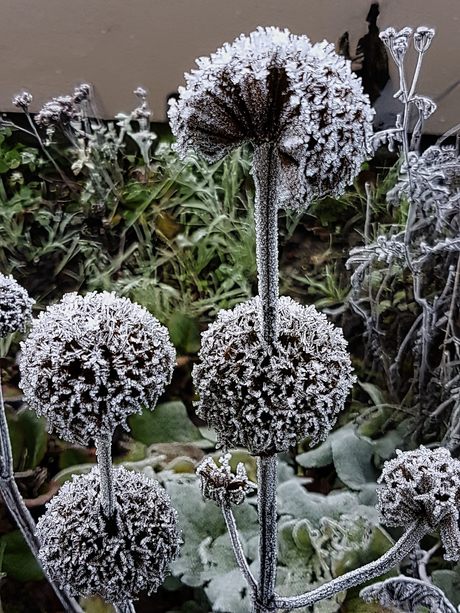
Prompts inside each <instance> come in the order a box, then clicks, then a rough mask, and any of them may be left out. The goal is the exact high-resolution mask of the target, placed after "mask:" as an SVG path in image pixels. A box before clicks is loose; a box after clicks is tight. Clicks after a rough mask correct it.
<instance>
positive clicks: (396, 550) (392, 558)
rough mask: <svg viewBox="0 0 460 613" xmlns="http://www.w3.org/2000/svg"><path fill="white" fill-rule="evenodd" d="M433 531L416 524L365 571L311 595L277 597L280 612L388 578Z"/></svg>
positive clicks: (325, 585) (311, 603)
mask: <svg viewBox="0 0 460 613" xmlns="http://www.w3.org/2000/svg"><path fill="white" fill-rule="evenodd" d="M429 531H430V528H429V527H428V526H427V525H426V524H425V523H424V522H414V523H413V524H412V525H411V526H410V527H409V528H408V529H407V531H406V532H405V533H404V534H403V535H402V537H401V538H400V539H399V541H398V542H397V543H396V544H395V545H393V547H392V548H391V549H389V550H388V551H387V552H386V553H385V554H384V555H383V556H382V557H381V558H379V559H378V560H376V561H375V562H371V563H370V564H366V565H365V566H362V567H361V568H357V569H356V570H352V571H351V572H349V573H346V574H345V575H342V576H341V577H337V578H336V579H333V580H332V581H329V582H328V583H324V584H323V585H320V586H319V587H317V588H316V589H314V590H312V591H311V592H307V593H306V594H302V595H300V596H291V597H289V598H280V597H277V598H275V603H274V604H275V607H276V608H278V609H286V610H290V609H299V608H300V607H309V606H312V605H313V604H314V603H315V602H319V601H320V600H324V599H325V598H330V597H331V596H333V595H334V594H338V593H339V592H342V591H343V590H348V589H350V588H351V587H354V586H355V585H359V584H360V583H365V582H366V581H369V580H370V579H373V578H374V577H379V576H380V575H384V574H385V573H387V572H388V571H389V570H391V569H392V568H393V567H394V566H396V564H398V562H400V561H401V560H402V559H403V558H405V557H406V555H407V554H408V553H409V552H410V551H411V550H412V549H413V548H414V547H416V546H417V545H418V543H419V541H420V540H421V539H422V538H423V537H424V536H425V534H427V533H428V532H429Z"/></svg>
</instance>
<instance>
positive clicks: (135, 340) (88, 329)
mask: <svg viewBox="0 0 460 613" xmlns="http://www.w3.org/2000/svg"><path fill="white" fill-rule="evenodd" d="M174 363H175V352H174V348H173V346H172V344H171V342H170V341H169V336H168V331H167V329H166V328H164V327H163V326H161V325H160V323H159V322H158V320H157V319H155V318H154V317H153V316H152V315H151V314H150V313H149V312H148V311H147V310H146V309H145V308H143V307H141V306H139V305H137V304H135V303H132V302H131V301H130V300H128V299H127V298H118V297H117V296H116V295H115V293H108V292H102V293H100V294H99V293H96V292H91V293H88V294H86V296H84V297H83V296H79V295H77V294H76V293H71V294H66V295H65V296H64V298H63V299H62V301H61V302H59V303H57V304H55V305H53V306H51V307H49V308H48V309H47V310H46V311H45V312H43V313H41V314H40V316H39V317H38V319H36V320H35V322H34V325H33V327H32V331H31V333H30V335H29V337H28V338H27V340H26V341H25V342H24V343H22V358H21V362H20V366H21V372H22V383H21V387H22V389H23V391H24V395H25V398H26V400H27V402H28V403H29V407H30V408H31V409H34V410H35V411H36V412H37V414H38V415H44V416H45V417H46V418H47V419H48V421H49V425H50V428H51V429H52V428H55V429H56V430H57V432H58V433H59V435H60V436H61V437H62V438H64V439H65V440H69V441H77V442H80V443H82V444H87V443H88V440H89V439H92V438H97V437H101V436H106V435H107V436H111V435H112V433H113V430H114V429H115V427H116V426H117V425H121V426H123V427H124V428H126V419H127V417H128V416H129V415H131V414H132V413H140V412H142V408H143V407H148V408H153V407H154V406H155V404H156V402H157V400H158V397H159V396H160V394H161V393H162V392H163V390H164V388H165V385H166V384H167V383H169V382H170V380H171V376H172V370H173V367H174Z"/></svg>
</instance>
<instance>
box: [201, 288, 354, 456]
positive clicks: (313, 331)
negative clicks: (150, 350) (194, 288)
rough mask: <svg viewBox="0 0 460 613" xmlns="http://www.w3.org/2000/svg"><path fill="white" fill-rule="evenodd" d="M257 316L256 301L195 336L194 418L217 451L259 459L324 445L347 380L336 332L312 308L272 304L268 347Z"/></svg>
mask: <svg viewBox="0 0 460 613" xmlns="http://www.w3.org/2000/svg"><path fill="white" fill-rule="evenodd" d="M260 308H261V303H260V299H259V298H258V297H257V298H254V299H252V300H249V301H248V302H245V303H243V304H240V305H238V306H237V307H235V308H234V309H232V310H230V311H220V313H219V315H218V318H217V321H216V322H215V323H213V324H212V325H211V326H209V329H208V330H207V331H206V332H204V334H203V335H202V346H201V351H200V353H199V357H200V363H199V364H197V365H195V367H194V369H193V379H194V382H195V386H196V388H197V392H198V393H199V396H200V399H199V401H198V402H197V403H196V407H197V414H198V415H199V416H200V417H201V418H202V419H205V420H206V421H207V422H208V423H209V424H210V425H211V426H212V427H213V428H215V429H216V431H217V434H218V440H219V444H220V446H221V447H224V448H227V447H238V446H243V447H246V448H248V449H249V450H250V451H251V452H252V453H255V454H260V455H263V454H266V453H275V452H279V451H284V450H286V449H288V448H289V447H290V446H291V445H294V444H295V443H296V442H297V441H299V440H302V439H304V438H307V437H310V438H311V439H312V441H311V444H315V443H317V442H318V441H321V440H324V439H325V438H326V437H327V435H328V432H329V430H330V429H331V428H332V426H333V425H334V423H335V421H336V419H337V414H338V413H339V411H340V410H341V409H342V408H343V406H344V403H345V398H346V396H347V395H348V392H349V390H350V388H351V386H352V384H353V381H354V377H353V376H352V374H351V371H352V368H351V362H350V357H349V354H348V352H347V351H346V341H345V339H344V338H343V334H342V331H341V330H339V329H338V328H335V327H334V326H333V325H332V324H330V323H329V322H328V321H327V319H326V316H325V315H323V314H321V313H318V312H317V311H316V309H315V308H314V307H313V306H310V307H304V306H301V305H300V304H297V303H296V302H295V301H294V300H292V299H291V298H286V297H283V298H280V300H279V305H278V308H279V336H278V341H277V342H276V343H275V344H274V345H273V346H270V345H267V343H264V342H263V340H262V338H261V329H260V318H259V310H260Z"/></svg>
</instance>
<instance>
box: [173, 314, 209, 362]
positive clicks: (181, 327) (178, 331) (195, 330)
mask: <svg viewBox="0 0 460 613" xmlns="http://www.w3.org/2000/svg"><path fill="white" fill-rule="evenodd" d="M168 330H169V336H170V338H171V342H172V344H173V345H174V346H175V347H176V349H177V351H178V353H179V354H182V355H184V354H187V353H197V352H198V351H199V349H200V346H201V340H200V328H199V326H198V322H197V321H196V320H195V319H192V318H191V317H188V316H187V315H184V314H183V313H180V312H179V311H175V312H174V313H173V314H172V315H171V318H170V320H169V321H168Z"/></svg>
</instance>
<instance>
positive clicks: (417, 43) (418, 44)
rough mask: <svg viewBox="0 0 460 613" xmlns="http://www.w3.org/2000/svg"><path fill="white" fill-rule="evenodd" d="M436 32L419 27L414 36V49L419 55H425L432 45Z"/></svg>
mask: <svg viewBox="0 0 460 613" xmlns="http://www.w3.org/2000/svg"><path fill="white" fill-rule="evenodd" d="M434 35H435V31H434V30H433V28H427V27H426V26H419V27H418V28H417V30H416V31H415V34H414V47H415V50H416V51H418V52H419V53H425V51H427V50H428V48H429V46H430V45H431V41H432V40H433V38H434Z"/></svg>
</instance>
